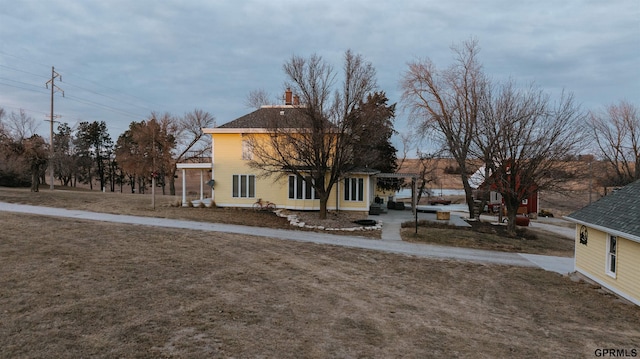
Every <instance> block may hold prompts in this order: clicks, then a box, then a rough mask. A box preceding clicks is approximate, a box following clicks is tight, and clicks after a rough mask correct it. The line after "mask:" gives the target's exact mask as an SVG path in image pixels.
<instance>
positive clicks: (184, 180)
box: [182, 168, 187, 206]
mask: <svg viewBox="0 0 640 359" xmlns="http://www.w3.org/2000/svg"><path fill="white" fill-rule="evenodd" d="M185 204H187V170H186V169H184V168H183V169H182V205H183V206H184V205H185Z"/></svg>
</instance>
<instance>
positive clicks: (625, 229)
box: [567, 180, 640, 241]
mask: <svg viewBox="0 0 640 359" xmlns="http://www.w3.org/2000/svg"><path fill="white" fill-rule="evenodd" d="M567 219H569V220H572V219H573V220H576V221H580V222H584V223H588V224H592V225H596V226H599V227H603V228H606V229H611V230H614V231H617V232H622V233H625V234H628V235H631V236H633V237H635V239H636V240H638V241H640V180H638V181H635V182H633V183H631V184H629V185H627V186H625V187H622V188H621V189H619V190H617V191H615V192H613V193H611V194H610V195H608V196H605V197H603V198H601V199H599V200H598V201H596V202H594V203H592V204H590V205H588V206H586V207H584V208H582V209H580V210H578V211H576V212H573V213H571V214H570V215H568V216H567Z"/></svg>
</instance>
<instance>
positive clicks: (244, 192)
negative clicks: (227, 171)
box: [232, 175, 256, 198]
mask: <svg viewBox="0 0 640 359" xmlns="http://www.w3.org/2000/svg"><path fill="white" fill-rule="evenodd" d="M232 181H233V184H232V188H233V190H232V191H233V197H239V198H253V197H255V196H256V176H255V175H233V179H232Z"/></svg>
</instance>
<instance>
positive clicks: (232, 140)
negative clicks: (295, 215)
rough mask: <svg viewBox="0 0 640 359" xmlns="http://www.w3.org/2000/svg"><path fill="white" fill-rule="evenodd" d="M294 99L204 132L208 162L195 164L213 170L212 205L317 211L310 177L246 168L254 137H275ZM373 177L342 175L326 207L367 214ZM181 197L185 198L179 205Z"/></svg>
mask: <svg viewBox="0 0 640 359" xmlns="http://www.w3.org/2000/svg"><path fill="white" fill-rule="evenodd" d="M287 95H288V96H290V93H287ZM292 101H295V99H293V100H292V99H290V98H287V102H286V104H285V105H279V106H263V107H261V108H260V109H258V110H256V111H253V112H251V113H249V114H247V115H244V116H242V117H239V118H237V119H235V120H233V121H230V122H228V123H225V124H223V125H221V126H218V127H215V128H205V129H203V131H204V133H206V134H209V135H211V141H212V154H211V158H212V163H211V164H208V165H199V166H207V170H209V168H210V169H211V179H212V180H213V181H212V182H210V183H212V184H213V189H212V192H211V198H212V200H213V201H214V203H215V204H216V206H219V207H245V208H250V207H252V206H253V204H254V203H255V202H256V201H257V200H258V199H262V200H264V201H269V202H272V203H275V204H276V206H277V208H281V209H292V210H319V209H320V201H319V200H318V198H317V193H316V192H315V191H314V190H313V188H312V186H311V185H310V184H309V183H310V182H309V180H310V179H309V178H304V177H301V176H297V175H294V174H292V173H287V171H286V169H284V168H283V169H282V172H281V173H279V174H270V175H265V173H263V172H261V171H260V170H258V169H256V168H254V167H251V166H250V162H251V160H252V159H253V156H254V149H253V147H252V146H253V144H254V143H255V142H256V138H259V137H260V136H264V137H266V136H271V135H273V131H272V130H270V128H272V126H271V124H272V123H273V121H279V120H281V121H287V122H292V121H291V118H290V117H291V116H296V114H297V113H299V112H298V111H295V110H296V107H299V106H298V105H297V104H295V102H292ZM293 122H295V121H293ZM264 142H268V141H264ZM183 166H187V165H183ZM193 166H197V165H191V167H180V166H179V168H183V169H185V168H187V169H188V168H196V167H193ZM198 168H199V167H198ZM376 173H377V172H376V171H374V170H367V169H362V170H356V171H351V172H349V173H348V174H345V175H344V177H343V178H341V180H340V181H339V182H338V184H337V185H334V186H333V188H332V191H331V193H330V195H329V201H328V202H327V209H328V210H341V211H358V212H367V211H368V210H369V206H370V204H371V203H372V202H373V199H374V197H375V195H374V191H375V180H374V175H375V174H376ZM185 198H186V197H185V196H184V195H183V202H184V201H185Z"/></svg>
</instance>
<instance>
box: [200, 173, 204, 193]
mask: <svg viewBox="0 0 640 359" xmlns="http://www.w3.org/2000/svg"><path fill="white" fill-rule="evenodd" d="M203 200H204V170H203V169H201V170H200V201H203Z"/></svg>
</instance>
